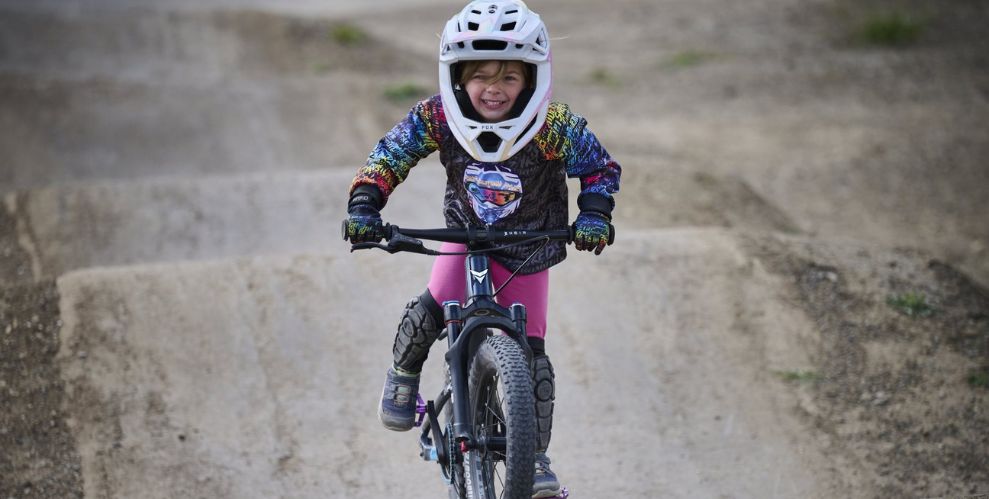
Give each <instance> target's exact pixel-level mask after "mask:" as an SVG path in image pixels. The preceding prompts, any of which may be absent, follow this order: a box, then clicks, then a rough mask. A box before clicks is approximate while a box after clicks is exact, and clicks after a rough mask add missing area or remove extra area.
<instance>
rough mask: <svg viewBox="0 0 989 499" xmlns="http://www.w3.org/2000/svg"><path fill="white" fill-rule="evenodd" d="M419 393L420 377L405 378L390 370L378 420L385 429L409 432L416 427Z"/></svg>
mask: <svg viewBox="0 0 989 499" xmlns="http://www.w3.org/2000/svg"><path fill="white" fill-rule="evenodd" d="M418 393H419V376H418V375H416V376H405V375H401V374H398V373H397V372H395V369H394V368H388V376H387V377H386V378H385V386H384V388H383V389H382V390H381V405H380V406H379V407H378V419H380V420H381V424H383V425H385V428H388V429H389V430H394V431H409V430H411V429H412V427H413V426H415V420H416V395H417V394H418Z"/></svg>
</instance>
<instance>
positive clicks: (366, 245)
mask: <svg viewBox="0 0 989 499" xmlns="http://www.w3.org/2000/svg"><path fill="white" fill-rule="evenodd" d="M374 248H378V249H383V250H385V251H388V247H387V246H385V245H384V244H378V243H354V244H351V245H350V252H351V253H353V252H355V251H357V250H363V249H374Z"/></svg>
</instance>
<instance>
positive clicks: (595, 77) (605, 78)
mask: <svg viewBox="0 0 989 499" xmlns="http://www.w3.org/2000/svg"><path fill="white" fill-rule="evenodd" d="M588 78H589V79H590V80H591V83H594V84H597V85H605V86H608V87H617V86H619V85H621V84H622V82H621V80H619V79H618V76H615V74H614V73H612V72H611V71H610V70H608V69H607V68H594V69H592V70H591V72H590V73H589V74H588Z"/></svg>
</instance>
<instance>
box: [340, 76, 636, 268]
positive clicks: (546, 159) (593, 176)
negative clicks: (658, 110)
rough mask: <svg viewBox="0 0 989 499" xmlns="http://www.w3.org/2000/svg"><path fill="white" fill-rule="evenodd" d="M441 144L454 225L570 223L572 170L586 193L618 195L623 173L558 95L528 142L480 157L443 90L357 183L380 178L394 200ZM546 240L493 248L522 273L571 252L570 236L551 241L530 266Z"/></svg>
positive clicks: (387, 139) (415, 112) (378, 151)
mask: <svg viewBox="0 0 989 499" xmlns="http://www.w3.org/2000/svg"><path fill="white" fill-rule="evenodd" d="M437 150H438V151H439V152H440V162H441V163H442V164H443V166H444V167H445V168H446V173H447V186H446V194H445V198H444V215H445V218H446V224H447V226H448V227H452V228H464V227H468V226H474V227H483V226H491V227H492V228H496V229H526V230H551V229H561V228H565V227H567V226H568V223H569V215H568V209H567V185H566V179H567V178H568V177H569V178H579V179H580V188H581V192H582V193H587V192H593V193H597V194H601V195H603V196H605V197H606V198H608V199H609V200H612V203H613V195H614V194H615V193H617V192H618V184H619V179H620V177H621V167H620V166H619V165H618V163H616V162H615V161H614V160H613V159H612V158H611V156H610V155H608V152H607V151H606V150H605V149H604V147H602V146H601V144H600V143H599V142H598V140H597V137H595V136H594V134H593V133H591V131H590V130H588V129H587V120H585V119H584V118H582V117H581V116H579V115H577V114H575V113H573V112H571V111H570V108H569V107H568V106H567V105H565V104H560V103H555V102H554V103H551V104H550V106H549V111H548V113H547V116H546V122H545V123H544V124H543V127H542V129H541V130H540V131H539V132H538V133H537V134H536V135H535V136H534V137H533V139H532V140H531V141H530V142H529V143H528V144H527V145H526V146H525V147H524V148H523V149H522V150H520V151H519V152H518V153H516V154H515V155H514V156H512V157H511V158H509V159H508V160H507V161H504V162H500V163H481V162H478V161H476V160H475V159H474V158H472V157H471V156H470V154H468V153H467V151H465V150H464V148H463V147H462V146H461V145H460V143H459V142H457V139H456V138H455V137H454V136H453V134H452V133H451V132H450V128H449V126H448V125H447V122H446V117H445V116H444V114H443V104H442V102H441V100H440V97H439V95H436V96H433V97H432V98H429V99H427V100H423V101H421V102H419V103H418V104H416V105H415V107H413V108H412V110H411V111H410V112H409V114H408V116H407V117H406V118H405V119H403V120H402V121H400V122H399V123H398V124H397V125H395V127H394V128H392V129H391V131H389V132H388V133H387V134H386V135H385V136H384V137H382V139H381V140H380V141H378V144H377V145H376V146H375V147H374V150H373V151H372V152H371V155H370V156H369V157H368V159H367V164H366V165H365V166H363V167H362V168H361V169H360V170H359V171H358V172H357V176H356V177H355V178H354V181H353V183H352V184H351V187H350V190H351V192H353V190H354V189H355V188H357V187H358V186H360V185H366V184H370V185H374V186H376V187H377V188H378V189H379V190H381V193H382V196H383V198H384V200H385V201H387V199H388V197H389V196H391V193H392V192H393V191H394V190H395V188H396V187H397V186H398V185H399V184H401V183H402V182H403V181H404V180H405V179H406V178H407V177H408V175H409V172H410V171H411V170H412V167H413V166H415V165H416V163H418V162H419V160H421V159H422V158H425V157H426V156H428V155H429V154H431V153H433V152H434V151H437ZM540 244H542V243H534V244H532V245H523V246H515V247H511V248H507V249H504V250H499V251H497V252H495V253H493V254H491V256H492V258H494V260H495V261H497V262H498V263H500V264H502V265H504V266H505V267H506V268H508V269H510V270H512V271H515V270H519V273H521V274H532V273H536V272H539V271H542V270H544V269H547V268H549V267H551V266H553V265H555V264H557V263H559V262H561V261H563V259H564V258H566V244H564V243H563V242H557V241H552V242H550V243H548V244H546V245H545V246H543V247H542V249H540V250H539V251H538V253H537V254H535V255H534V256H533V257H532V258H531V259H530V260H529V261H528V263H525V264H524V266H523V262H525V260H526V258H528V257H529V256H530V255H531V254H532V253H533V251H534V250H535V249H536V248H537V247H538V246H539V245H540ZM520 267H521V269H520Z"/></svg>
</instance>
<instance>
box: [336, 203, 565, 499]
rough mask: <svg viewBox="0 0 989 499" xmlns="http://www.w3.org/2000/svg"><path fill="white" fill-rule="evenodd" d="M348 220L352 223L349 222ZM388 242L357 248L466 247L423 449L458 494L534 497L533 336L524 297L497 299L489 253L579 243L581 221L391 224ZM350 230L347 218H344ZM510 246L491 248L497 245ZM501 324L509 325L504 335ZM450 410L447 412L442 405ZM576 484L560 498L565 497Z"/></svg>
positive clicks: (424, 422)
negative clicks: (505, 302) (532, 225)
mask: <svg viewBox="0 0 989 499" xmlns="http://www.w3.org/2000/svg"><path fill="white" fill-rule="evenodd" d="M345 223H346V222H345ZM383 229H384V233H385V241H386V244H379V243H357V244H353V245H351V251H354V250H361V249H371V248H378V249H383V250H385V251H387V252H389V253H393V254H394V253H397V252H401V251H404V252H412V253H420V254H425V255H450V254H453V255H467V258H466V262H465V269H466V272H465V275H466V277H467V278H466V281H467V282H466V286H467V288H466V290H467V293H466V296H467V299H466V301H465V302H464V303H459V302H456V301H448V302H445V303H443V315H444V323H445V325H446V327H445V328H444V330H443V332H442V333H441V334H440V336H439V338H438V339H439V340H442V339H446V340H447V343H448V350H447V352H446V356H445V374H446V383H445V384H444V387H443V389H442V390H440V393H439V395H437V397H436V398H435V399H434V400H430V401H428V402H426V401H423V399H422V397H421V396H419V397H418V400H417V408H416V409H417V413H418V417H417V421H416V426H417V427H421V428H422V430H421V431H422V433H421V435H420V437H419V447H420V457H421V458H423V459H424V460H426V461H434V462H436V463H438V464H439V465H440V468H441V471H442V475H443V478H444V481H445V482H446V483H447V484H448V490H449V497H450V498H451V499H503V498H507V499H529V498H530V497H531V495H532V483H533V473H534V469H535V463H534V456H535V445H536V421H535V418H536V416H535V408H534V405H535V402H534V397H533V393H532V378H531V373H530V361H531V359H532V352H531V350H530V348H529V344H528V343H527V341H526V334H525V324H526V312H525V306H524V305H522V304H520V303H515V304H512V305H511V306H510V307H508V308H506V307H503V306H501V305H499V304H498V303H497V302H495V297H496V296H497V294H498V291H500V290H501V289H503V288H504V286H505V285H507V284H508V283H509V282H511V280H512V279H513V278H514V277H515V275H516V274H517V272H516V273H513V274H512V275H511V276H510V277H509V278H508V279H507V280H506V282H505V283H504V284H502V286H501V288H499V289H498V290H497V291H496V290H494V287H493V283H492V280H491V277H490V273H489V272H488V271H489V261H488V258H487V256H486V255H485V254H486V253H489V252H491V251H494V250H497V249H499V248H504V247H507V246H514V245H521V244H528V243H532V242H539V241H543V242H544V243H545V242H548V241H550V240H561V241H567V242H572V241H573V236H574V233H573V229H571V228H568V229H560V230H551V231H527V230H507V231H503V230H494V229H487V228H467V229H425V230H421V229H402V228H399V227H398V226H395V225H390V224H386V225H384V226H383ZM344 239H346V227H344ZM420 239H427V240H431V241H438V242H452V243H461V244H465V245H466V246H467V251H466V252H463V253H441V252H439V251H435V250H431V249H428V248H426V247H425V245H424V244H423V242H422V241H421V240H420ZM502 243H504V244H505V246H494V247H484V246H485V245H489V244H502ZM495 331H501V332H502V333H503V334H496V333H495ZM441 411H442V413H443V421H442V422H441V421H440V418H439V414H440V412H441ZM568 496H569V491H568V490H567V489H565V488H564V489H563V492H562V493H561V494H560V495H558V496H556V498H555V499H566V498H567V497H568Z"/></svg>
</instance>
